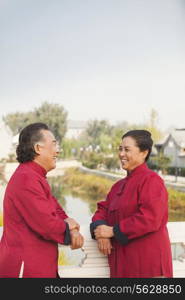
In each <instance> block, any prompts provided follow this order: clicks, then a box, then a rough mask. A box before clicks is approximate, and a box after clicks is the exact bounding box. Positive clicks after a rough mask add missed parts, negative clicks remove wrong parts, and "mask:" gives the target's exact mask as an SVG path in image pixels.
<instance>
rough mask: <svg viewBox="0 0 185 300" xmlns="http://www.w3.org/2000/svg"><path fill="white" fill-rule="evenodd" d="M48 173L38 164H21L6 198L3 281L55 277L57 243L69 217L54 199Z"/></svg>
mask: <svg viewBox="0 0 185 300" xmlns="http://www.w3.org/2000/svg"><path fill="white" fill-rule="evenodd" d="M45 176H46V171H45V170H44V169H43V168H42V167H41V166H39V165H38V164H36V163H35V162H26V163H23V164H20V165H19V167H18V168H17V169H16V171H15V172H14V174H13V175H12V177H11V179H10V181H9V183H8V185H7V189H6V192H5V197H4V228H3V236H2V239H1V243H0V277H18V276H19V272H20V268H21V263H22V262H24V272H23V277H56V276H57V263H58V243H60V244H62V243H63V242H64V237H65V230H66V223H65V222H64V219H65V218H67V217H68V216H67V215H66V214H65V212H64V211H63V209H62V208H61V207H60V205H59V204H58V203H57V200H56V199H55V198H54V197H53V196H52V194H51V191H50V187H49V185H48V183H47V180H46V178H45Z"/></svg>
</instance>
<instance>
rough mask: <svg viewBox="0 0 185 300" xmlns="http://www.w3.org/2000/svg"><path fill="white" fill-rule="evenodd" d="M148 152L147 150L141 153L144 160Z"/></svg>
mask: <svg viewBox="0 0 185 300" xmlns="http://www.w3.org/2000/svg"><path fill="white" fill-rule="evenodd" d="M148 152H149V150H148V149H147V150H144V151H143V155H144V159H146V157H147V155H148Z"/></svg>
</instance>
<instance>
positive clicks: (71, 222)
mask: <svg viewBox="0 0 185 300" xmlns="http://www.w3.org/2000/svg"><path fill="white" fill-rule="evenodd" d="M64 221H65V222H66V223H68V225H69V230H73V229H77V230H80V225H79V224H78V223H77V222H76V221H75V220H74V219H72V218H67V219H65V220H64Z"/></svg>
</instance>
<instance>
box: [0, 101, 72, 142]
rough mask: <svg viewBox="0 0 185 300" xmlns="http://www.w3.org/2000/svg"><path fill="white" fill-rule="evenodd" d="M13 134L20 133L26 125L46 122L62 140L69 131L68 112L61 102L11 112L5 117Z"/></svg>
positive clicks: (45, 103) (46, 103)
mask: <svg viewBox="0 0 185 300" xmlns="http://www.w3.org/2000/svg"><path fill="white" fill-rule="evenodd" d="M3 120H4V122H5V124H6V125H8V126H9V128H10V130H11V131H12V133H13V135H16V134H18V133H19V132H20V131H21V129H23V128H24V127H25V126H27V125H29V124H31V123H34V122H43V123H46V124H47V125H48V126H49V128H50V129H51V130H52V131H53V133H54V134H55V136H56V138H57V139H58V140H59V142H61V140H62V138H63V137H64V136H65V133H66V131H67V112H66V111H65V109H64V107H63V106H62V105H60V104H52V103H48V102H44V103H43V104H42V105H41V106H40V107H38V108H35V109H34V110H33V111H30V112H25V113H20V112H16V113H11V114H8V115H6V116H5V117H3Z"/></svg>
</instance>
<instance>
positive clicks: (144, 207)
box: [113, 176, 168, 244]
mask: <svg viewBox="0 0 185 300" xmlns="http://www.w3.org/2000/svg"><path fill="white" fill-rule="evenodd" d="M139 193H140V195H139V203H138V210H137V212H136V213H135V214H133V215H131V216H130V217H128V218H125V219H122V220H121V221H120V222H119V224H116V225H115V226H114V228H113V230H114V236H115V238H116V239H117V240H118V241H120V243H122V244H126V243H127V242H128V241H127V242H124V240H125V241H126V240H130V239H134V238H138V237H141V236H144V235H145V234H148V233H151V232H155V231H158V230H159V228H160V227H161V225H162V224H166V222H167V218H168V195H167V191H166V188H165V186H164V183H163V181H162V179H161V178H160V177H158V176H152V177H150V178H147V180H146V181H145V182H144V184H143V186H142V187H141V190H140V192H139ZM131 200H132V199H130V201H131Z"/></svg>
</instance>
